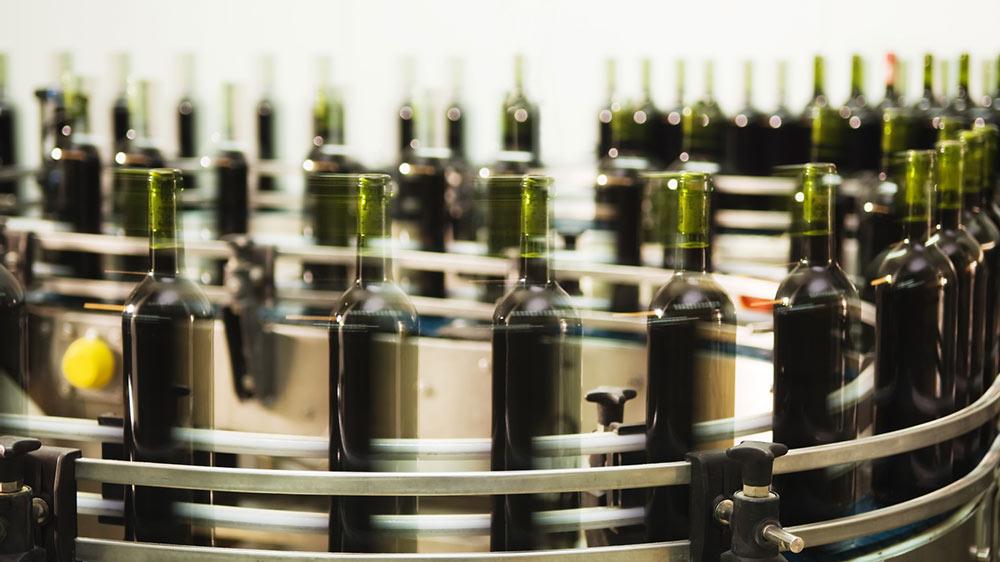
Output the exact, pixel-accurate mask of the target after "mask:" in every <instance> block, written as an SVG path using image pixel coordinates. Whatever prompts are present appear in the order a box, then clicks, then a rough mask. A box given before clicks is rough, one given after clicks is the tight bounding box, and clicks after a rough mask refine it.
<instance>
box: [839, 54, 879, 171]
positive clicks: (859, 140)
mask: <svg viewBox="0 0 1000 562" xmlns="http://www.w3.org/2000/svg"><path fill="white" fill-rule="evenodd" d="M842 111H843V113H842V114H841V117H842V118H843V119H844V120H846V126H845V127H842V130H843V143H844V147H845V148H846V152H845V162H844V164H845V166H844V167H843V169H841V173H842V174H856V173H859V172H865V171H870V172H875V171H876V170H878V169H879V139H880V126H879V125H880V124H879V117H880V115H881V114H880V113H879V112H877V111H875V110H873V109H872V107H871V106H870V105H869V104H868V98H867V96H865V82H864V61H863V60H862V59H861V57H860V56H859V55H854V56H852V57H851V95H850V97H849V98H848V100H847V102H846V103H845V104H844V108H843V110H842Z"/></svg>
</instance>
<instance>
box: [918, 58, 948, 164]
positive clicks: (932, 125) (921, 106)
mask: <svg viewBox="0 0 1000 562" xmlns="http://www.w3.org/2000/svg"><path fill="white" fill-rule="evenodd" d="M910 109H911V111H912V114H913V122H914V131H913V148H917V149H929V148H932V147H933V146H934V143H935V142H937V140H938V139H937V136H938V133H937V120H938V118H939V117H940V114H941V104H940V101H939V99H938V97H937V96H936V95H934V56H933V55H930V54H926V55H924V66H923V93H922V94H921V96H920V98H919V99H917V101H915V102H913V105H911V106H910Z"/></svg>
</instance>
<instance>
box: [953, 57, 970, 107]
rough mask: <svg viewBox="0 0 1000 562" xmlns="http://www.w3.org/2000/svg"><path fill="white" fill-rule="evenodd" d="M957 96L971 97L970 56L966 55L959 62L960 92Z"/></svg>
mask: <svg viewBox="0 0 1000 562" xmlns="http://www.w3.org/2000/svg"><path fill="white" fill-rule="evenodd" d="M956 96H957V97H959V98H962V99H967V98H968V97H969V57H968V56H965V55H963V56H962V58H961V59H959V62H958V93H957V94H956Z"/></svg>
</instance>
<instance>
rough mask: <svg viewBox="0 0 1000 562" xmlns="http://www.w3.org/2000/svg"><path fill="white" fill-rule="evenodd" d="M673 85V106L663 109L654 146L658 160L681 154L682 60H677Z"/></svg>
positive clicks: (662, 160)
mask: <svg viewBox="0 0 1000 562" xmlns="http://www.w3.org/2000/svg"><path fill="white" fill-rule="evenodd" d="M675 85H676V88H677V95H676V99H675V101H674V107H673V108H671V109H669V110H667V111H664V112H663V113H662V114H661V115H662V117H661V119H660V134H659V139H660V140H659V143H658V146H657V148H656V156H657V159H658V160H659V161H660V162H664V163H666V162H673V161H675V160H677V158H678V157H679V156H680V154H681V145H682V144H683V140H684V131H683V128H682V125H681V121H682V117H683V115H684V107H685V102H684V60H683V59H678V60H677V67H676V71H675Z"/></svg>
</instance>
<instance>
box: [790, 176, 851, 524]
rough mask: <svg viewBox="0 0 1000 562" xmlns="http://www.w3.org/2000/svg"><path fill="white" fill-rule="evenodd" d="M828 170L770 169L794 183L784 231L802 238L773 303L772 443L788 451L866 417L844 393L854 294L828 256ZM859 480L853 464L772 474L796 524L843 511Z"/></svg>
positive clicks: (847, 431) (846, 435)
mask: <svg viewBox="0 0 1000 562" xmlns="http://www.w3.org/2000/svg"><path fill="white" fill-rule="evenodd" d="M836 173H837V172H836V169H835V168H834V167H833V165H832V164H823V163H819V164H805V165H802V166H790V167H788V168H784V169H781V170H780V171H779V175H783V176H791V177H794V178H795V179H796V189H795V190H794V193H793V195H792V197H791V200H790V202H789V204H790V209H791V215H792V227H791V228H792V235H793V236H795V237H797V238H799V239H801V240H802V242H801V247H802V256H801V260H800V261H799V262H798V263H797V264H796V265H795V267H794V268H793V269H792V271H791V272H789V274H788V276H787V277H785V279H784V280H783V281H782V282H781V285H779V286H778V292H777V295H776V296H775V299H774V300H775V305H774V410H773V411H774V437H773V439H774V441H775V442H777V443H784V444H785V445H788V446H789V447H792V448H799V447H812V446H816V445H825V444H827V443H834V442H837V441H845V440H850V439H856V438H858V437H860V436H861V429H860V427H861V423H862V422H863V420H865V419H869V418H870V412H863V411H860V410H862V409H863V408H866V407H867V408H870V407H871V402H868V401H863V400H860V399H856V398H849V397H851V396H853V395H854V393H852V392H851V390H852V389H854V388H856V387H859V386H861V382H862V381H861V380H859V379H858V375H859V371H860V360H859V354H858V353H857V345H858V339H857V336H858V329H859V328H860V325H861V321H860V299H859V297H858V291H857V289H855V288H854V285H853V284H852V283H851V282H850V280H848V278H847V275H846V274H845V273H844V271H843V270H842V269H841V268H840V265H839V264H838V263H837V259H836V256H835V255H834V253H833V243H834V240H835V236H834V233H833V228H834V225H833V202H834V197H833V191H834V189H835V186H836V185H837V183H838V182H837V178H836ZM831 396H835V397H838V399H837V400H831V399H830V397H831ZM858 482H859V473H858V470H857V467H855V466H853V465H842V466H838V467H835V468H831V469H823V470H812V471H807V472H801V473H796V474H788V475H781V476H779V477H777V478H776V479H775V481H774V486H775V489H776V490H777V491H778V492H779V493H780V494H781V497H782V507H781V517H782V521H787V523H786V524H788V525H797V524H801V523H808V522H813V521H821V520H826V519H835V518H837V517H843V516H846V515H848V514H850V513H851V512H852V510H853V509H854V507H855V505H856V503H857V501H858V499H859V489H858V486H857V483H858Z"/></svg>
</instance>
